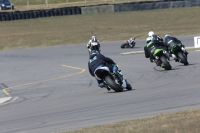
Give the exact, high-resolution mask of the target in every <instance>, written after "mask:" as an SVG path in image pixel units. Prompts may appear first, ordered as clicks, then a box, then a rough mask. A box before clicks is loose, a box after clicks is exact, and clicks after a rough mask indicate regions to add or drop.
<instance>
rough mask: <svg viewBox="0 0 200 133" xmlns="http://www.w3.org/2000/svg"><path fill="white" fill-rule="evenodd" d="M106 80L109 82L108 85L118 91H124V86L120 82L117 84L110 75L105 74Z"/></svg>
mask: <svg viewBox="0 0 200 133" xmlns="http://www.w3.org/2000/svg"><path fill="white" fill-rule="evenodd" d="M105 81H106V83H107V84H108V86H110V87H111V88H112V89H113V90H114V91H116V92H122V91H123V88H122V87H121V86H119V85H118V84H116V83H115V81H113V80H112V79H111V78H110V76H109V75H107V76H105Z"/></svg>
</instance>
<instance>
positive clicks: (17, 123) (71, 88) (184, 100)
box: [0, 35, 200, 133]
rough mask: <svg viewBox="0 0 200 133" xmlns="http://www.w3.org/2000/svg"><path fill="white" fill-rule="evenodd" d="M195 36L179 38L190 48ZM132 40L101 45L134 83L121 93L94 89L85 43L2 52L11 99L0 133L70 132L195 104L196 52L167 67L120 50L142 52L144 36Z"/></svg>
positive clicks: (2, 73)
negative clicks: (133, 43)
mask: <svg viewBox="0 0 200 133" xmlns="http://www.w3.org/2000/svg"><path fill="white" fill-rule="evenodd" d="M194 36H196V35H189V36H182V37H178V38H179V39H180V40H182V42H183V44H184V45H185V46H186V47H192V46H194ZM136 41H137V43H136V47H135V48H134V49H121V48H120V45H121V44H122V43H123V41H115V42H106V43H105V42H102V43H101V51H102V54H104V55H105V56H108V57H110V58H112V59H113V60H114V61H115V62H117V63H118V65H119V67H120V69H121V70H122V73H123V74H124V76H125V77H126V78H127V80H128V81H129V82H130V84H131V85H132V87H133V90H132V91H124V92H121V93H115V92H113V91H110V92H108V91H107V90H106V89H101V88H98V87H97V82H96V80H95V79H94V78H93V77H91V76H90V74H89V72H88V69H87V62H88V52H87V48H86V44H79V45H62V46H54V47H40V48H29V49H17V50H5V51H1V52H0V62H1V63H0V83H1V84H4V85H6V86H7V87H8V88H6V90H7V92H8V93H9V95H10V96H11V97H12V99H11V100H10V101H8V102H5V103H3V104H1V105H0V133H50V132H58V131H59V132H60V131H68V130H74V129H79V128H82V127H88V126H93V125H99V124H106V123H110V122H117V121H122V120H130V119H135V118H145V117H148V116H155V115H158V114H161V113H169V112H175V111H180V110H185V109H192V108H199V107H200V97H199V96H200V88H199V86H200V83H199V80H200V60H199V56H200V51H190V52H189V55H188V61H189V63H190V64H189V65H188V66H184V65H182V64H180V63H177V62H174V61H171V62H170V63H171V65H172V70H170V71H165V70H164V69H162V68H160V67H156V65H155V63H150V61H149V59H146V58H145V56H144V54H130V55H122V54H120V53H123V52H131V51H141V50H143V47H144V43H145V39H140V40H139V39H136Z"/></svg>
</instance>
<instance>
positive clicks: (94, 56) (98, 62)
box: [88, 50, 129, 88]
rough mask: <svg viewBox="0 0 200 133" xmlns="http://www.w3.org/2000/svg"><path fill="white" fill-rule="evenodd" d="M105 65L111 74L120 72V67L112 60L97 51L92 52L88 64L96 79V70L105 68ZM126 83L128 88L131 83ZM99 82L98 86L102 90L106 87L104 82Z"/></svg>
mask: <svg viewBox="0 0 200 133" xmlns="http://www.w3.org/2000/svg"><path fill="white" fill-rule="evenodd" d="M103 65H106V66H107V67H108V68H109V69H110V71H111V72H114V71H115V72H116V71H118V67H117V65H116V63H115V62H114V61H113V60H112V59H110V58H108V57H105V56H104V55H102V54H100V53H99V52H98V51H97V50H92V51H91V54H90V58H89V62H88V69H89V72H90V74H91V75H92V76H93V77H95V75H94V72H95V70H96V69H97V68H98V67H99V66H103ZM118 73H119V72H118ZM119 74H120V73H119ZM122 76H123V75H122ZM125 81H126V83H127V86H128V85H129V83H128V82H127V80H125ZM97 82H98V86H99V87H100V88H102V87H105V86H104V84H103V81H102V80H98V79H97Z"/></svg>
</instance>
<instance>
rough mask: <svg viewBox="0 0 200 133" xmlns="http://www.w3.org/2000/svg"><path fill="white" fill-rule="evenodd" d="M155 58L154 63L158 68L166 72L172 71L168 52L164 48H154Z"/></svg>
mask: <svg viewBox="0 0 200 133" xmlns="http://www.w3.org/2000/svg"><path fill="white" fill-rule="evenodd" d="M151 51H152V53H153V57H154V58H155V59H154V60H153V61H154V62H155V63H156V65H157V66H160V67H162V68H164V69H165V70H171V69H172V66H171V65H170V63H169V57H168V55H167V52H166V51H165V50H163V49H162V48H156V47H154V48H153V49H152V50H151Z"/></svg>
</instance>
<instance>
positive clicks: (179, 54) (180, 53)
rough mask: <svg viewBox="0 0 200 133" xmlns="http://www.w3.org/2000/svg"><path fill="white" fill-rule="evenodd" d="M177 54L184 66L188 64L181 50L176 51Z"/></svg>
mask: <svg viewBox="0 0 200 133" xmlns="http://www.w3.org/2000/svg"><path fill="white" fill-rule="evenodd" d="M177 56H178V57H179V58H180V59H181V62H182V63H183V64H184V65H185V66H186V65H188V64H189V63H188V61H187V58H186V57H185V56H184V55H183V53H182V52H178V53H177Z"/></svg>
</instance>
